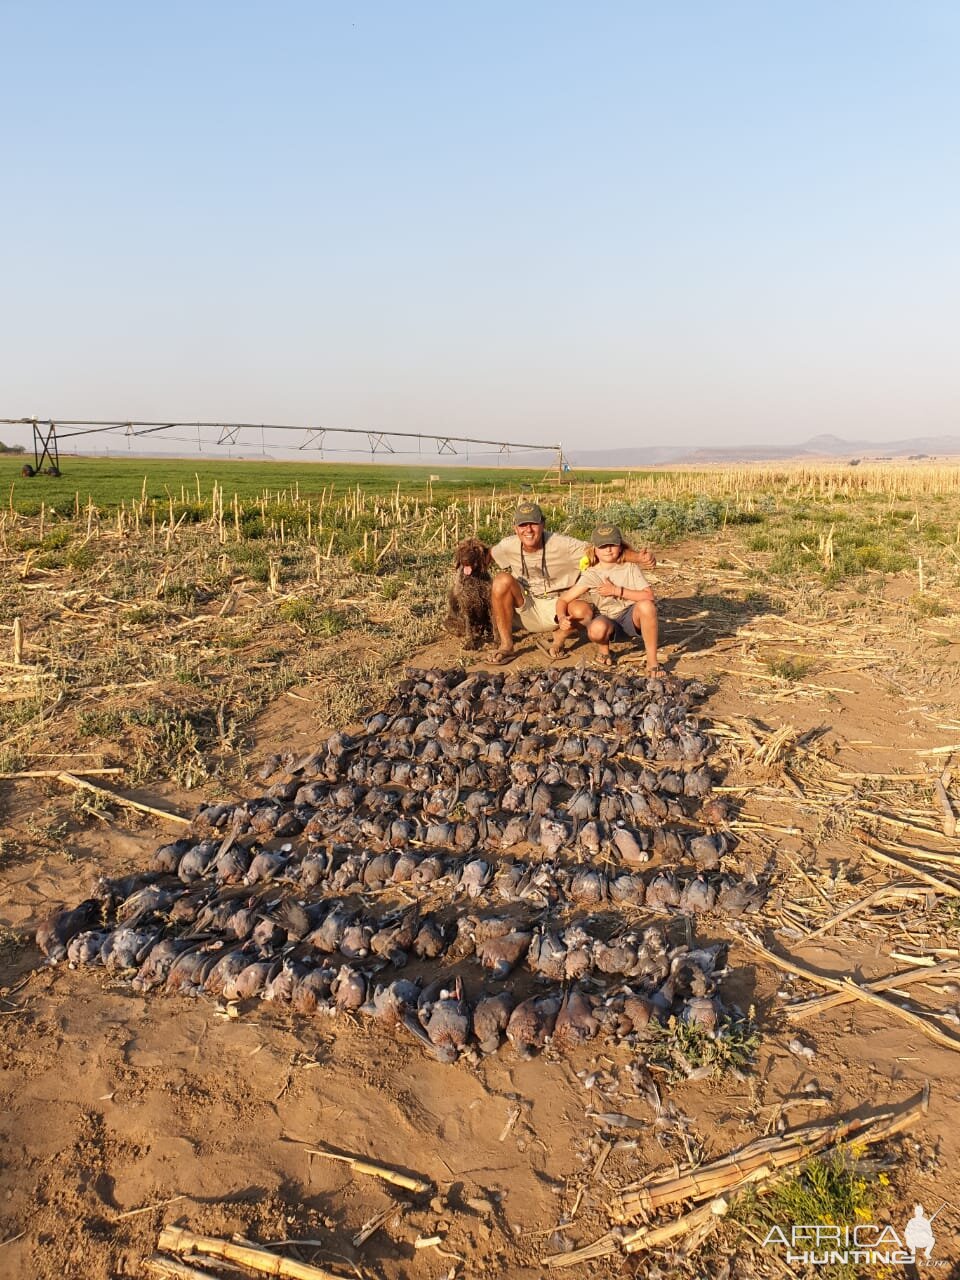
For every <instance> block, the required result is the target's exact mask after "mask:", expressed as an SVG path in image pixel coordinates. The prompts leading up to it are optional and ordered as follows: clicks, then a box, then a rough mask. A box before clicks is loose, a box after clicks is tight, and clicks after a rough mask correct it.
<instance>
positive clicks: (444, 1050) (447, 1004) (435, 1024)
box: [418, 980, 471, 1062]
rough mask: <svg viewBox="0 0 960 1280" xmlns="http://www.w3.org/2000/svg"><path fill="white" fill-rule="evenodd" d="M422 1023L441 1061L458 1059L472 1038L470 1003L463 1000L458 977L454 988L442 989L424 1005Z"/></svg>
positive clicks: (421, 1014) (421, 1011)
mask: <svg viewBox="0 0 960 1280" xmlns="http://www.w3.org/2000/svg"><path fill="white" fill-rule="evenodd" d="M418 1013H419V1018H420V1024H421V1026H422V1027H423V1029H424V1031H425V1032H426V1033H427V1038H428V1039H429V1041H430V1044H431V1045H432V1046H433V1050H434V1053H435V1055H436V1057H437V1060H438V1061H439V1062H455V1061H456V1059H457V1055H458V1053H459V1052H460V1050H461V1049H463V1048H464V1047H465V1045H466V1043H467V1041H468V1040H469V1038H470V1028H471V1017H470V1006H469V1004H467V1002H466V1000H464V999H463V995H462V990H461V987H460V983H459V980H458V981H457V985H456V987H455V989H454V991H453V992H452V993H451V992H447V991H441V992H440V998H439V999H438V1000H431V1001H429V1002H428V1003H426V1004H422V1005H421V1007H420V1009H419V1011H418Z"/></svg>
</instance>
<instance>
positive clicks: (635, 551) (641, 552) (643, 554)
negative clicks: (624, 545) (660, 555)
mask: <svg viewBox="0 0 960 1280" xmlns="http://www.w3.org/2000/svg"><path fill="white" fill-rule="evenodd" d="M621 559H623V560H624V561H625V562H626V563H627V564H638V565H639V566H640V568H641V569H655V568H656V567H657V557H656V556H655V555H654V554H653V552H652V551H651V550H650V548H649V547H631V548H630V550H629V551H624V553H623V556H622V557H621Z"/></svg>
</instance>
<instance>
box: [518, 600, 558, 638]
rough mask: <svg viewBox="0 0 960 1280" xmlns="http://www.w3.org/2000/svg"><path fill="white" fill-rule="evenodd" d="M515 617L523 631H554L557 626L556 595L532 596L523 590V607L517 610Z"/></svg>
mask: <svg viewBox="0 0 960 1280" xmlns="http://www.w3.org/2000/svg"><path fill="white" fill-rule="evenodd" d="M517 619H518V620H519V622H520V626H521V627H523V629H524V631H530V632H534V633H535V632H539V631H555V630H556V627H557V598H556V596H532V595H531V594H530V592H529V591H526V592H524V596H523V608H522V609H518V610H517Z"/></svg>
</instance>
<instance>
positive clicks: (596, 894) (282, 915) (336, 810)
mask: <svg viewBox="0 0 960 1280" xmlns="http://www.w3.org/2000/svg"><path fill="white" fill-rule="evenodd" d="M704 693H705V690H704V689H703V687H702V686H700V685H698V684H697V683H695V682H688V683H682V682H680V681H679V680H676V679H673V678H670V677H664V678H659V679H641V678H636V677H632V676H624V675H621V674H620V673H617V672H614V673H608V672H602V673H601V672H593V671H583V670H579V669H577V670H571V669H566V670H560V669H557V668H549V669H547V670H543V671H534V672H511V673H504V672H493V673H486V672H479V671H477V672H473V673H471V674H467V673H465V672H464V671H461V670H453V671H440V670H410V671H408V672H407V676H406V678H405V679H404V680H403V681H402V682H401V683H400V684H399V685H398V687H397V689H396V692H395V694H394V696H393V697H392V698H391V700H390V702H389V703H388V705H387V706H385V707H384V708H383V709H381V710H378V711H376V712H375V713H373V714H371V715H369V716H368V717H367V719H366V721H365V722H364V724H363V726H362V728H361V729H360V730H359V731H358V732H356V733H344V732H337V733H333V734H331V735H330V736H329V737H328V738H327V739H326V741H324V742H322V743H321V744H320V745H319V746H318V747H317V749H316V750H315V751H314V752H312V753H311V754H310V755H309V756H307V757H306V758H304V759H295V758H293V757H291V756H285V757H282V758H281V757H280V756H274V757H272V758H271V759H270V760H269V761H268V762H267V763H266V764H265V766H264V769H263V770H262V771H261V775H260V777H261V781H263V782H264V783H266V782H267V781H268V780H269V779H270V778H271V777H276V778H277V780H276V781H275V782H274V783H273V785H271V786H269V788H268V790H267V791H266V793H265V794H264V795H261V796H258V797H256V798H254V799H251V800H247V801H244V802H243V803H240V804H214V805H201V806H200V808H199V810H198V812H197V814H196V816H195V819H194V822H193V827H192V833H191V836H190V837H189V838H185V839H182V840H178V841H175V842H174V843H170V844H164V845H162V846H161V847H160V848H158V849H157V851H156V853H155V854H154V855H153V858H152V860H151V864H150V867H149V869H148V870H146V871H144V872H142V873H140V874H137V875H133V876H129V877H125V878H123V879H113V880H111V879H105V878H101V879H100V880H99V881H98V883H97V885H96V886H95V888H94V891H93V894H92V896H91V897H90V898H88V899H87V900H86V901H85V902H82V903H81V904H80V905H79V906H78V907H76V908H74V909H73V910H66V911H61V912H59V913H57V914H56V915H54V916H53V917H51V919H50V920H48V921H47V922H46V923H45V924H44V925H42V926H41V928H40V930H39V931H38V934H37V942H38V945H39V946H40V948H41V950H42V951H43V952H44V954H45V955H46V956H47V957H48V959H49V960H50V961H54V962H55V961H58V960H62V959H66V960H67V961H68V962H69V963H70V964H71V965H73V966H77V965H95V964H99V965H102V966H103V967H104V968H105V969H106V970H107V971H108V972H110V973H111V974H113V975H116V976H127V977H129V978H130V980H131V981H132V985H133V987H134V989H135V990H137V991H139V992H149V991H165V992H168V993H174V992H175V993H179V994H181V995H194V996H196V995H205V996H208V997H216V998H219V999H223V1000H226V1001H244V1000H251V999H254V998H257V997H259V998H261V999H263V1000H268V1001H277V1002H284V1003H286V1004H289V1005H290V1006H291V1007H292V1008H293V1009H294V1010H296V1011H297V1012H298V1013H300V1014H304V1015H316V1014H327V1015H335V1014H347V1015H355V1014H361V1015H368V1016H369V1017H371V1018H372V1019H375V1020H376V1021H378V1022H379V1023H381V1024H382V1025H383V1026H385V1027H388V1028H391V1029H393V1030H395V1031H396V1032H397V1033H398V1034H401V1035H403V1034H407V1033H412V1034H414V1035H415V1036H417V1037H418V1038H419V1039H420V1040H422V1041H423V1042H424V1043H425V1044H426V1045H427V1046H428V1047H429V1048H430V1050H431V1051H432V1052H433V1053H434V1054H435V1055H436V1056H437V1057H438V1058H439V1059H440V1060H441V1061H447V1062H450V1061H454V1060H455V1059H457V1058H458V1057H459V1056H461V1055H468V1056H476V1054H477V1053H484V1054H486V1053H492V1052H494V1051H496V1050H497V1049H498V1048H499V1047H500V1045H501V1044H502V1043H503V1041H504V1039H506V1040H507V1041H509V1042H510V1043H511V1044H512V1045H513V1047H514V1048H515V1049H516V1051H517V1052H519V1053H521V1054H522V1055H524V1056H526V1055H529V1054H530V1053H532V1052H533V1051H534V1050H536V1049H540V1048H542V1047H543V1046H544V1045H545V1044H546V1043H552V1044H553V1045H555V1046H557V1047H560V1048H564V1047H569V1046H571V1045H574V1044H579V1043H582V1042H583V1041H585V1040H589V1039H591V1038H593V1037H594V1036H597V1035H603V1036H607V1037H612V1038H615V1039H622V1038H624V1037H630V1036H634V1037H642V1036H643V1035H644V1034H645V1033H646V1032H647V1030H648V1028H650V1027H651V1026H652V1025H655V1024H657V1023H662V1022H664V1021H665V1020H666V1019H668V1018H669V1017H671V1016H673V1017H676V1018H678V1019H680V1020H681V1021H683V1022H686V1023H688V1024H692V1025H695V1026H697V1027H699V1028H702V1029H703V1030H704V1031H705V1032H706V1033H707V1034H715V1033H716V1031H717V1028H718V1026H719V1025H720V1024H721V1021H722V1018H723V1016H724V1012H725V1011H724V1007H723V1004H722V1002H721V999H720V996H719V993H718V982H719V979H720V977H721V976H722V974H723V972H724V971H725V970H724V949H723V947H722V946H721V945H716V944H715V945H712V946H701V947H696V946H694V945H693V941H692V939H693V931H692V928H691V927H690V918H691V917H692V916H705V915H706V916H708V915H710V914H714V913H715V914H720V915H725V916H739V915H742V914H743V913H745V912H749V911H753V910H756V909H757V908H758V907H759V905H760V904H761V902H762V899H763V894H764V890H763V886H762V884H760V883H759V882H758V881H757V880H756V878H755V877H754V876H753V875H752V874H747V875H742V876H738V875H735V874H733V873H732V872H731V871H730V869H729V868H728V866H727V865H725V864H726V863H727V862H728V860H729V859H728V855H729V854H730V853H731V850H732V841H731V838H730V836H729V835H728V834H727V832H726V831H725V830H724V828H725V826H726V823H727V819H728V812H727V806H726V802H725V801H724V800H723V798H722V797H720V796H717V795H715V794H714V790H713V788H714V781H715V779H714V776H713V774H712V772H711V768H710V764H709V759H710V755H711V750H712V744H711V742H710V739H709V736H708V734H707V733H706V732H705V731H704V729H703V727H702V726H701V724H700V723H699V721H698V719H697V717H696V716H695V715H694V713H693V711H692V707H693V706H694V705H695V703H696V701H697V700H698V699H699V698H701V697H702V696H703V694H704ZM648 863H649V864H650V865H649V866H648ZM678 932H679V934H680V937H681V940H680V941H679V942H677V941H676V940H675V939H676V935H677V934H678ZM672 939H673V940H672ZM398 970H404V975H403V976H395V975H396V971H398ZM468 992H469V995H468V994H467V993H468Z"/></svg>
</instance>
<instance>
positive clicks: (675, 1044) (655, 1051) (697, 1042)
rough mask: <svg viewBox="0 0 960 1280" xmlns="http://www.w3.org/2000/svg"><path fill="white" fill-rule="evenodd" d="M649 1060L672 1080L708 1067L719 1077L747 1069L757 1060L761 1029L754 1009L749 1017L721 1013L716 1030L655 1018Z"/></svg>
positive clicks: (648, 1053) (648, 1052) (676, 1080)
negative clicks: (664, 1021) (755, 1017)
mask: <svg viewBox="0 0 960 1280" xmlns="http://www.w3.org/2000/svg"><path fill="white" fill-rule="evenodd" d="M650 1027H651V1028H652V1030H651V1032H650V1038H649V1042H648V1047H647V1051H646V1052H647V1061H648V1062H649V1064H650V1065H651V1066H652V1067H659V1068H660V1069H661V1070H662V1071H665V1072H666V1074H667V1078H668V1079H669V1080H670V1081H672V1082H678V1081H681V1080H685V1079H687V1078H688V1077H689V1076H690V1075H691V1073H692V1072H694V1071H696V1072H698V1074H699V1072H700V1071H701V1069H705V1070H706V1073H707V1074H709V1075H712V1076H714V1077H715V1078H717V1079H719V1078H720V1077H722V1076H724V1075H726V1074H727V1073H728V1072H731V1071H732V1072H736V1073H739V1072H743V1071H746V1070H748V1068H749V1067H750V1066H751V1065H752V1064H753V1062H754V1060H755V1058H756V1053H757V1049H758V1048H759V1045H760V1032H759V1030H758V1029H757V1027H756V1025H755V1023H754V1020H753V1011H752V1010H751V1011H750V1014H749V1015H748V1016H747V1017H746V1018H738V1017H736V1016H734V1015H732V1014H721V1015H720V1020H719V1023H718V1026H717V1030H716V1032H715V1033H713V1034H711V1033H710V1032H709V1031H707V1030H706V1029H705V1028H703V1027H700V1026H697V1025H696V1024H691V1023H686V1022H681V1021H680V1020H679V1018H675V1017H671V1018H670V1019H669V1020H668V1021H667V1023H666V1025H663V1024H661V1023H657V1024H656V1025H654V1023H653V1021H652V1020H651V1023H650Z"/></svg>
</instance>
